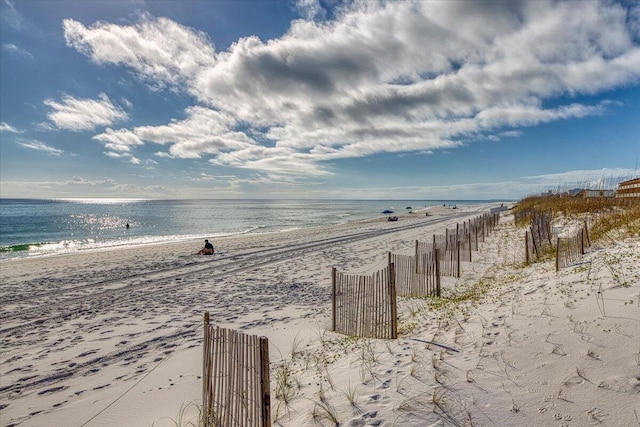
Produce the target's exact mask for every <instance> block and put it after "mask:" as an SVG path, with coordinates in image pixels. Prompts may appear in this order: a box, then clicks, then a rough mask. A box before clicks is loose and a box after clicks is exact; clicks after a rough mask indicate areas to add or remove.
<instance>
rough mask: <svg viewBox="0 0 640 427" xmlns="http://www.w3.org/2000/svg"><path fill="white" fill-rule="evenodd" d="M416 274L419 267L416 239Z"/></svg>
mask: <svg viewBox="0 0 640 427" xmlns="http://www.w3.org/2000/svg"><path fill="white" fill-rule="evenodd" d="M415 252H416V274H418V273H419V272H420V269H419V268H418V240H417V239H416V251H415Z"/></svg>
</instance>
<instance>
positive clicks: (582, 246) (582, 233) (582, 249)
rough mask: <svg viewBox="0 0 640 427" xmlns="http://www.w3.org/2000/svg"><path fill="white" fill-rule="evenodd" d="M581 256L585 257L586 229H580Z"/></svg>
mask: <svg viewBox="0 0 640 427" xmlns="http://www.w3.org/2000/svg"><path fill="white" fill-rule="evenodd" d="M580 255H584V228H581V229H580Z"/></svg>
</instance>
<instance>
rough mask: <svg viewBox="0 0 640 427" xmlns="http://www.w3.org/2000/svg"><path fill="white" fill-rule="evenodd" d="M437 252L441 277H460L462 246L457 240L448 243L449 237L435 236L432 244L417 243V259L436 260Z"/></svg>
mask: <svg viewBox="0 0 640 427" xmlns="http://www.w3.org/2000/svg"><path fill="white" fill-rule="evenodd" d="M454 237H455V236H454ZM436 251H438V255H437V258H438V274H439V276H445V277H460V269H461V267H460V259H461V258H460V256H459V251H460V244H459V243H458V242H456V241H455V240H453V241H447V236H446V235H442V234H434V235H433V241H432V242H416V255H415V256H416V258H417V259H421V258H423V257H433V258H435V252H436Z"/></svg>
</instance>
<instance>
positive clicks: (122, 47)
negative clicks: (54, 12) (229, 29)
mask: <svg viewBox="0 0 640 427" xmlns="http://www.w3.org/2000/svg"><path fill="white" fill-rule="evenodd" d="M62 27H63V29H64V36H65V40H66V42H67V45H68V46H71V47H73V48H75V49H76V50H78V51H79V52H81V53H83V54H85V55H87V56H89V57H90V58H91V59H92V60H93V61H95V62H97V63H112V64H121V65H125V66H128V67H131V68H133V69H134V70H135V71H136V72H138V73H139V75H140V77H141V78H143V79H148V80H149V81H150V82H151V83H152V85H154V86H155V85H157V86H159V87H162V86H164V85H165V84H179V83H180V82H182V81H184V80H187V79H191V78H193V77H194V76H195V74H196V73H198V72H200V71H201V70H202V69H203V68H206V67H210V66H213V65H214V63H215V59H214V49H213V46H212V45H211V43H210V41H209V40H208V38H207V36H206V34H204V33H201V32H198V31H195V30H193V29H190V28H187V27H184V26H182V25H180V24H177V23H175V22H173V21H171V20H169V19H166V18H157V19H155V18H151V17H149V16H144V17H143V20H142V21H141V22H140V23H139V24H138V25H134V26H120V25H115V24H109V23H105V22H97V23H95V24H94V25H92V26H91V27H89V28H87V27H85V26H84V25H82V24H81V23H80V22H78V21H74V20H73V19H65V20H64V21H63V22H62Z"/></svg>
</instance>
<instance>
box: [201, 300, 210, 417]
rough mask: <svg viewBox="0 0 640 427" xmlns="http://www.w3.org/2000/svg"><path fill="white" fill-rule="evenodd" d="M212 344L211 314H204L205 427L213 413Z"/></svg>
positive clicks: (203, 376) (203, 403) (203, 386)
mask: <svg viewBox="0 0 640 427" xmlns="http://www.w3.org/2000/svg"><path fill="white" fill-rule="evenodd" d="M210 343H211V331H210V330H209V312H208V311H205V312H204V342H203V343H202V415H203V417H202V418H203V420H204V425H205V427H208V425H209V418H210V417H209V412H210V411H211V408H210V402H209V398H210V396H209V393H208V389H209V387H210V385H211V369H210V366H209V362H211V358H210V355H209V353H211V349H210Z"/></svg>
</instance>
